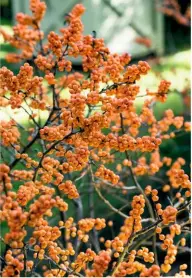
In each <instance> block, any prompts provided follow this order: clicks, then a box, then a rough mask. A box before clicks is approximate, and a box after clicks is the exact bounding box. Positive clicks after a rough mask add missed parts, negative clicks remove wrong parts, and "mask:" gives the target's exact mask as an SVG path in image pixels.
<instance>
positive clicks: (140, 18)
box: [12, 0, 164, 57]
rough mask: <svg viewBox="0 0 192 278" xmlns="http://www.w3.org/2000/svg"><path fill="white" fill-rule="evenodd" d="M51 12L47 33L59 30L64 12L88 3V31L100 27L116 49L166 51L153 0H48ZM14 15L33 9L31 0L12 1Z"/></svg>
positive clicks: (45, 22)
mask: <svg viewBox="0 0 192 278" xmlns="http://www.w3.org/2000/svg"><path fill="white" fill-rule="evenodd" d="M45 2H46V4H47V7H48V9H47V13H46V16H45V19H44V20H43V22H42V29H43V30H44V31H45V33H48V32H49V31H51V30H54V31H58V30H59V28H60V27H61V26H62V24H63V22H64V15H65V14H66V13H68V12H70V10H71V9H72V7H73V6H74V5H75V4H77V3H82V4H83V5H84V6H85V7H86V12H85V14H84V15H83V17H82V19H83V23H84V26H85V31H84V33H85V34H91V33H92V31H93V30H94V31H96V34H97V37H102V38H104V39H105V42H106V44H107V46H108V47H109V48H110V50H111V51H112V52H117V53H124V52H128V53H130V54H131V55H132V56H133V57H139V56H144V55H147V54H150V53H155V54H157V55H161V54H163V52H164V37H163V15H162V14H161V13H159V12H158V11H157V9H156V7H155V1H153V0H82V1H77V0H46V1H45ZM12 11H13V15H15V14H16V13H17V12H23V13H29V12H30V11H29V0H24V1H23V0H14V1H12Z"/></svg>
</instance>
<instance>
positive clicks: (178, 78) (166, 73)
mask: <svg viewBox="0 0 192 278" xmlns="http://www.w3.org/2000/svg"><path fill="white" fill-rule="evenodd" d="M45 2H46V4H47V13H46V15H45V18H44V20H43V22H42V29H43V31H44V32H45V34H47V33H49V32H50V31H51V30H53V31H58V30H59V28H60V27H62V24H63V22H64V16H65V14H66V13H68V12H70V10H71V9H72V7H73V6H74V5H75V4H77V3H83V4H84V5H85V7H86V12H85V14H84V16H83V23H84V25H85V31H84V33H85V34H91V33H92V32H93V31H95V32H96V35H97V37H103V38H104V40H105V42H106V44H107V46H108V47H109V48H110V50H111V51H112V52H117V53H123V52H128V53H130V54H131V55H132V61H131V63H136V62H137V61H138V60H141V59H142V60H147V61H148V62H149V63H150V65H151V71H150V73H149V74H148V75H147V76H145V77H144V78H143V79H141V81H139V82H138V83H139V85H140V86H141V92H142V91H143V92H144V91H145V90H146V88H149V89H150V90H153V89H156V88H157V86H158V84H159V81H160V80H162V79H166V80H169V81H171V83H172V85H171V90H170V93H169V96H168V100H167V102H166V103H163V104H162V103H157V105H156V106H155V108H154V112H155V115H156V117H157V118H158V119H160V118H161V117H162V116H163V113H164V111H165V110H166V109H169V108H171V109H172V110H173V111H174V113H175V115H180V116H181V115H182V116H184V117H185V120H187V121H189V120H190V41H191V40H190V34H191V23H190V11H191V9H190V0H178V1H176V0H82V1H76V0H65V1H64V0H46V1H45ZM28 6H29V0H0V8H1V26H2V28H4V29H5V30H6V31H7V32H9V33H10V34H11V32H12V29H11V26H12V25H13V24H14V23H15V21H14V18H15V14H16V13H18V12H23V13H30V12H29V8H28ZM0 43H1V48H0V62H1V66H7V67H8V68H9V69H11V70H13V71H14V72H15V73H17V72H18V69H19V66H20V65H19V64H8V63H7V62H6V60H5V56H6V54H7V53H8V52H13V51H15V50H14V49H13V48H12V47H11V46H10V45H8V44H7V43H5V42H3V39H2V37H0ZM74 69H76V70H80V71H81V64H80V61H78V60H76V62H74ZM142 102H143V98H138V100H137V101H136V108H137V110H138V112H139V111H140V109H141V106H142ZM14 117H16V115H14ZM161 153H162V155H164V156H168V157H171V158H173V160H175V159H176V158H178V157H183V158H184V159H185V160H186V165H185V166H184V170H185V171H186V173H187V174H190V166H189V165H190V160H191V157H190V134H189V133H180V134H178V135H177V136H176V137H175V138H172V139H170V140H166V141H165V142H164V143H163V144H162V145H161ZM161 175H162V177H164V176H165V169H162V171H161V173H160V177H161ZM144 184H146V180H145V178H143V179H142V180H141V185H144ZM156 184H157V182H156ZM156 184H155V182H154V186H156ZM152 185H153V184H152ZM161 193H162V192H160V194H161ZM161 197H162V198H164V196H161ZM165 199H166V198H165ZM84 201H85V202H87V201H86V200H84ZM109 201H111V202H112V203H113V204H114V205H115V206H116V207H120V206H122V203H121V201H122V200H121V198H120V197H119V200H118V198H117V196H112V194H111V193H110V197H109ZM126 202H127V201H126ZM165 202H166V201H165ZM85 213H86V212H85ZM97 215H98V217H100V216H101V217H106V219H107V217H109V216H110V217H112V218H113V217H114V220H115V221H116V223H118V221H119V220H118V216H117V217H116V218H115V216H111V214H110V211H109V210H108V209H107V208H106V206H105V205H104V206H102V205H101V206H100V207H99V210H98V212H97ZM110 219H111V218H110ZM119 224H120V223H119ZM119 224H118V225H116V227H117V226H119ZM114 229H115V228H114ZM110 232H111V231H107V233H110ZM187 237H188V243H187V246H188V247H189V245H190V234H189V235H188V236H187ZM188 247H187V248H188ZM183 255H185V256H183ZM178 257H179V263H180V264H181V263H187V262H189V261H190V251H189V250H188V249H186V250H184V251H183V252H182V253H180V255H178ZM173 271H174V269H173ZM188 272H189V273H190V270H188Z"/></svg>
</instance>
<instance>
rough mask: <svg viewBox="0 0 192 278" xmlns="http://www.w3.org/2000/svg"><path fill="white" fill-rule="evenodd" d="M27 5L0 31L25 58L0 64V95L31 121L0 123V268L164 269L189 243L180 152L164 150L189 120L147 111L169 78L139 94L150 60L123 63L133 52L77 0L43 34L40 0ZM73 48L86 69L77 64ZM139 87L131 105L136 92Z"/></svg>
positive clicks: (101, 272) (144, 272)
mask: <svg viewBox="0 0 192 278" xmlns="http://www.w3.org/2000/svg"><path fill="white" fill-rule="evenodd" d="M30 10H31V15H25V14H23V13H19V14H18V15H17V16H16V21H17V24H16V26H14V27H13V35H8V34H7V33H6V32H5V31H4V30H2V29H1V30H0V32H1V34H2V36H3V38H4V40H5V41H6V42H9V43H10V44H11V45H12V46H14V47H16V48H17V49H18V51H17V52H16V53H14V54H11V53H10V54H9V55H8V56H7V60H8V61H9V62H14V63H21V66H20V70H19V72H18V74H15V73H13V72H12V71H11V70H9V69H8V68H6V67H2V68H1V69H0V82H1V89H0V104H1V106H2V107H3V108H4V109H5V108H10V110H11V111H12V112H13V114H14V112H19V113H21V115H22V117H21V118H25V119H26V121H27V122H28V124H27V125H25V126H24V127H23V126H22V120H21V121H19V122H17V121H16V120H13V119H12V118H10V120H9V121H1V123H0V132H1V145H2V150H3V151H2V158H3V159H2V160H3V161H2V163H1V164H0V192H1V194H2V198H1V200H0V221H1V222H2V223H3V225H4V224H5V226H6V230H5V231H4V229H3V232H2V237H1V241H2V245H3V248H2V254H1V258H0V259H1V264H2V268H1V275H2V276H3V277H21V276H25V277H27V276H28V277H29V276H40V275H43V276H45V277H64V276H67V277H78V276H87V277H103V276H114V277H127V276H130V275H137V276H140V277H160V276H162V275H164V273H168V274H169V273H170V271H172V265H173V263H174V262H175V260H177V254H178V253H179V251H180V249H182V248H184V247H185V245H187V237H186V234H187V233H186V231H188V232H189V226H190V219H189V215H190V214H189V208H190V196H191V188H190V180H189V176H188V175H187V174H186V172H185V171H184V168H183V166H184V165H185V160H184V159H183V158H181V157H179V158H177V159H175V160H172V159H171V158H169V157H165V156H163V154H162V153H161V145H162V144H163V143H164V142H165V141H167V140H169V139H172V138H174V137H176V136H177V133H179V132H181V131H182V132H188V131H190V123H189V122H186V121H185V119H184V117H182V116H177V115H174V113H173V111H172V110H171V109H167V110H165V112H164V116H163V117H162V118H161V119H157V118H156V117H155V115H154V111H153V107H154V104H155V103H156V102H158V101H159V102H165V101H166V98H167V95H168V93H169V88H170V86H171V84H170V82H169V81H166V80H162V81H161V82H160V84H159V86H158V87H157V90H156V91H155V90H154V91H151V90H150V89H146V92H145V94H144V95H143V94H142V95H141V94H140V87H139V85H138V80H140V79H141V78H145V75H147V74H148V72H149V70H150V66H149V64H148V63H147V62H145V61H139V62H138V64H130V60H131V58H130V55H129V54H121V55H118V54H112V53H111V52H110V50H109V49H108V47H107V46H106V45H105V43H104V40H103V39H100V38H97V37H96V34H93V35H84V34H83V24H82V21H81V16H82V14H83V13H84V10H85V8H84V7H83V5H81V4H77V5H76V6H75V7H74V8H73V9H72V11H71V12H70V13H68V14H67V15H66V16H65V26H64V27H62V28H61V29H60V32H59V34H57V33H55V32H53V31H51V32H49V34H48V35H47V37H46V38H44V33H43V31H42V30H41V28H40V26H41V20H42V19H43V17H44V14H45V11H46V4H45V2H44V1H42V2H41V1H40V0H30ZM77 57H78V58H79V57H80V58H81V60H82V70H83V73H79V72H75V70H74V68H73V62H72V61H74V59H76V58H77ZM143 96H144V97H145V98H144V101H143V105H142V108H141V111H140V113H138V112H137V109H136V106H135V100H136V98H137V97H143ZM23 115H24V117H23ZM45 115H46V116H45ZM25 116H26V117H25ZM13 118H14V117H13ZM163 173H165V175H163ZM153 179H154V180H155V179H156V184H155V185H154V183H152V181H153ZM164 199H166V202H164ZM115 200H116V201H118V202H119V203H121V202H122V203H123V206H122V207H120V206H118V205H114V204H115ZM107 209H108V210H109V211H108V210H107ZM108 212H109V213H108ZM113 213H115V214H116V215H117V216H118V217H119V220H118V221H117V222H116V223H115V221H114V225H113V222H112V214H113ZM178 216H180V217H178ZM122 218H123V220H122ZM151 242H152V244H151ZM147 244H148V245H147ZM145 245H146V246H145ZM147 246H148V247H147ZM158 248H161V249H162V250H163V252H164V253H163V254H164V255H162V254H161V260H159V262H158V256H159V250H158ZM187 267H188V266H187V265H186V264H181V265H180V268H179V269H178V271H176V272H178V273H176V277H184V276H186V272H187ZM171 273H172V272H171ZM179 275H180V276H179Z"/></svg>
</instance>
